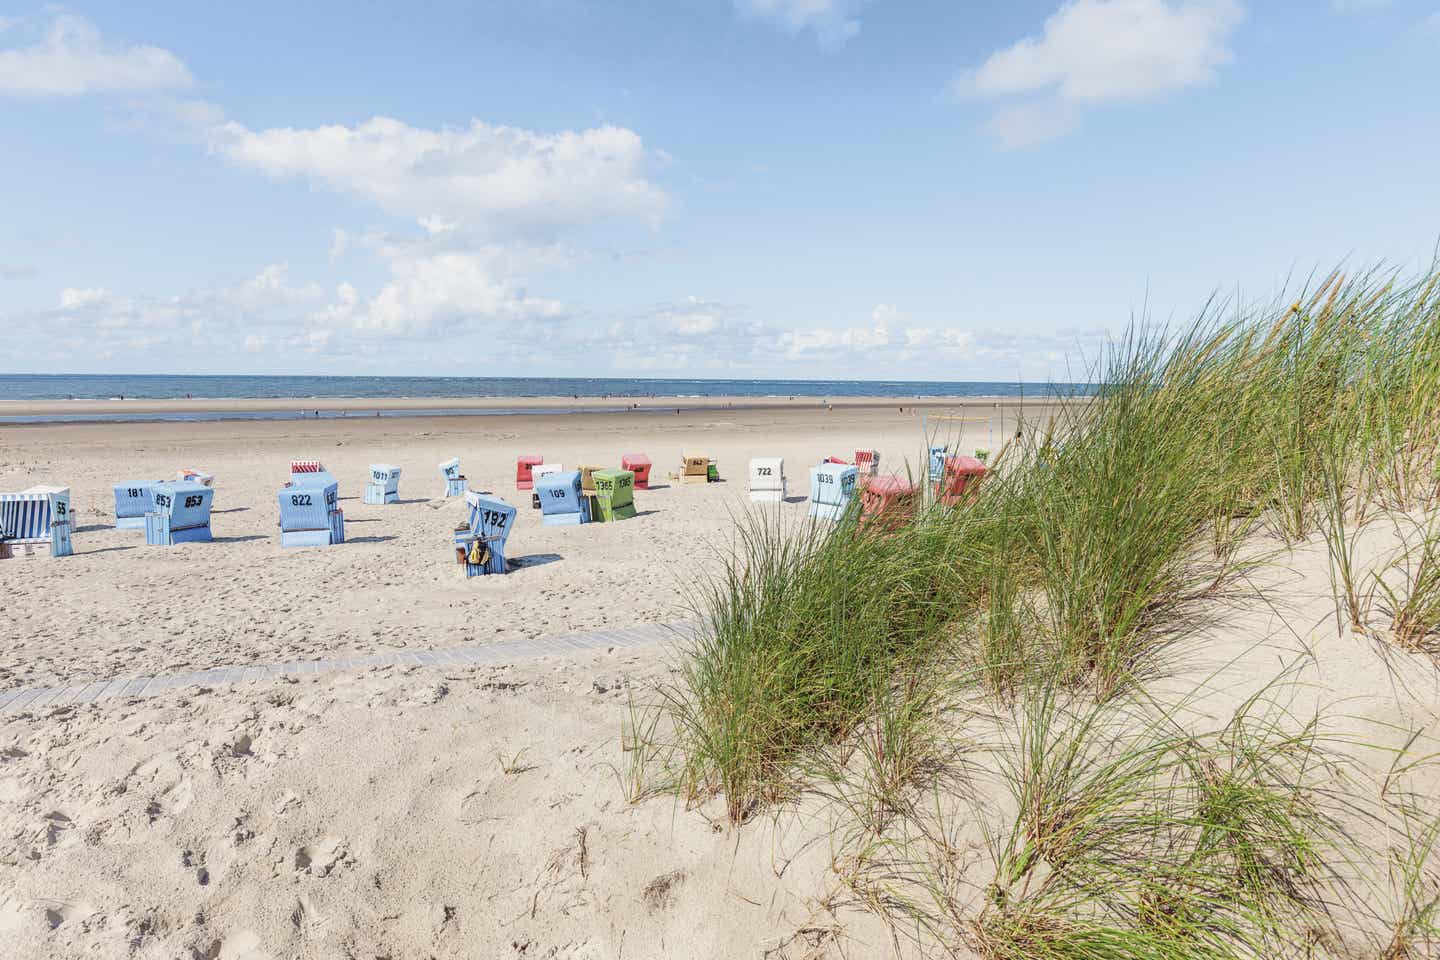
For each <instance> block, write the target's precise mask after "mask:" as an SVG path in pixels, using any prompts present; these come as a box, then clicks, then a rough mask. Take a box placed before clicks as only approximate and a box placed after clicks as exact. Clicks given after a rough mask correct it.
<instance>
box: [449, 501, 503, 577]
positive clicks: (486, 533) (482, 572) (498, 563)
mask: <svg viewBox="0 0 1440 960" xmlns="http://www.w3.org/2000/svg"><path fill="white" fill-rule="evenodd" d="M465 506H466V508H467V509H468V512H469V518H468V520H467V521H466V522H465V523H464V524H462V525H461V526H460V527H459V528H458V529H456V531H455V557H456V560H457V562H458V563H459V564H460V566H461V567H462V568H464V573H465V576H466V577H467V578H468V577H481V576H488V575H490V574H497V573H505V571H506V560H505V545H506V543H507V541H508V540H509V537H510V531H511V530H513V529H514V527H515V514H516V510H515V507H514V506H513V505H511V504H509V503H507V502H505V501H504V500H502V499H500V498H499V497H491V496H487V495H485V494H480V493H474V492H467V493H466V494H465ZM477 543H478V549H477ZM472 558H473V560H472Z"/></svg>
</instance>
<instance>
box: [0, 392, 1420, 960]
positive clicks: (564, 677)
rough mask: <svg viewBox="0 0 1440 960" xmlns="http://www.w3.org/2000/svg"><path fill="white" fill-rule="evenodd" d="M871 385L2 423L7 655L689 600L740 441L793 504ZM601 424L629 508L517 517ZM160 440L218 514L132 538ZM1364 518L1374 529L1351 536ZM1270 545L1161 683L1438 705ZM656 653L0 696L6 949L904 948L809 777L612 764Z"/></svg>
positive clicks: (141, 663)
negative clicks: (458, 554)
mask: <svg viewBox="0 0 1440 960" xmlns="http://www.w3.org/2000/svg"><path fill="white" fill-rule="evenodd" d="M901 405H902V404H900V403H899V402H898V401H897V402H894V403H891V404H886V405H876V406H867V405H863V404H857V405H853V406H843V405H842V406H837V408H836V409H835V410H829V409H819V408H817V407H815V406H813V405H812V406H811V407H810V408H809V409H803V410H800V409H778V410H777V409H735V410H729V409H727V410H724V411H721V410H709V411H705V412H699V411H696V412H691V413H687V414H682V415H679V416H676V415H675V414H674V413H670V414H662V413H636V414H623V415H610V414H592V415H585V416H543V415H541V416H511V417H493V418H492V417H483V418H482V417H475V418H468V417H445V418H438V417H437V418H421V419H410V420H393V419H392V420H387V419H384V418H380V419H375V418H368V419H367V418H355V419H345V420H338V421H337V420H325V421H298V422H290V421H227V422H221V423H163V424H160V423H127V424H83V425H47V426H24V427H5V428H0V449H3V451H4V469H3V473H0V488H6V489H13V488H18V487H23V486H26V485H29V484H31V483H36V482H41V481H46V480H49V481H58V482H63V483H67V484H69V485H70V487H71V489H72V497H73V503H74V505H75V507H76V509H77V513H78V530H77V533H76V537H75V549H76V553H75V556H73V557H71V558H68V559H64V560H55V561H51V560H23V561H21V560H16V561H9V562H6V563H4V564H0V579H3V583H4V586H5V600H4V615H5V618H6V621H7V630H8V639H9V644H8V646H7V651H6V655H5V657H4V658H3V660H0V689H13V688H15V687H21V686H25V687H28V686H33V685H43V684H53V683H58V682H62V681H64V682H75V681H79V680H86V679H97V678H105V677H112V676H122V675H127V674H135V673H145V674H166V673H174V672H180V671H189V670H200V669H205V668H208V667H212V666H219V665H249V664H261V663H267V662H275V661H285V660H296V659H306V658H316V659H324V658H334V657H337V656H345V655H351V654H360V653H370V652H376V651H387V650H396V649H403V650H439V649H453V648H463V647H466V646H468V645H485V644H495V643H503V642H506V641H511V640H517V639H522V638H540V637H547V636H554V635H557V634H565V633H572V632H580V631H586V630H594V629H600V628H606V627H625V626H631V625H634V624H638V623H645V622H664V621H672V620H677V619H682V618H684V617H686V616H687V607H686V603H685V598H686V593H687V591H688V590H689V589H691V588H692V587H693V586H694V585H695V584H696V583H697V581H698V578H700V577H701V576H703V574H704V573H705V571H706V569H707V567H708V566H709V565H710V564H712V563H714V562H715V558H716V557H717V556H718V555H719V554H721V553H723V552H724V551H727V550H728V549H729V547H730V544H731V538H732V535H733V530H734V523H735V518H736V517H737V516H738V515H739V514H741V513H743V512H744V511H746V510H748V509H750V508H751V505H750V503H749V501H748V497H747V496H746V484H745V466H746V463H747V461H748V459H749V458H750V457H751V456H753V455H762V454H771V455H779V456H783V457H784V458H785V460H786V466H787V473H788V475H789V480H790V492H791V498H790V502H786V503H783V504H780V505H779V506H778V509H779V510H780V511H781V512H782V513H783V514H784V515H785V516H786V518H787V519H789V520H795V521H798V520H799V519H800V517H801V516H802V515H803V513H804V509H805V505H804V503H803V502H802V498H803V496H804V476H805V471H806V469H807V467H808V466H809V465H810V464H812V463H814V462H817V461H818V460H820V459H821V458H822V457H823V456H825V455H827V454H844V455H849V454H851V453H852V452H853V451H854V450H855V449H856V448H877V449H879V450H880V451H881V455H882V464H883V466H884V467H885V468H887V469H900V470H903V469H905V467H906V466H907V465H908V466H910V467H912V468H913V467H914V465H915V463H916V461H917V458H918V451H919V447H920V428H919V420H918V418H917V416H916V415H915V414H914V412H912V411H910V410H907V411H906V412H904V413H902V412H900V410H899V407H900V406H901ZM907 406H908V405H907ZM1013 413H1014V411H1013V409H1012V410H1011V411H1010V412H1009V414H1008V415H1009V416H1011V417H1012V418H1013ZM1030 415H1032V416H1038V417H1042V418H1043V409H1041V408H1034V409H1032V410H1031V411H1030ZM1008 422H1010V423H1011V424H1013V419H1011V420H1010V421H1008ZM970 427H971V429H970V430H969V431H968V432H967V433H966V435H965V437H964V438H963V439H960V440H958V441H957V442H958V443H959V444H961V445H963V446H970V447H973V446H983V445H984V444H985V443H986V442H987V440H986V430H987V425H986V424H971V425H970ZM682 449H700V450H705V451H707V452H709V453H710V454H711V455H712V456H713V457H715V458H716V459H717V461H718V463H719V469H720V473H721V475H722V477H723V478H724V479H725V482H724V483H721V484H708V485H684V484H680V483H674V482H670V481H668V480H667V479H666V474H667V473H668V472H669V471H670V470H672V469H675V468H676V467H677V466H678V462H679V458H680V452H681V450H682ZM632 451H637V452H645V453H647V454H649V455H650V456H651V458H652V459H653V460H654V461H655V464H656V466H655V471H654V475H653V480H654V483H655V487H656V488H655V489H651V490H648V491H638V492H637V495H636V496H637V506H638V507H639V511H640V515H639V516H638V517H637V518H635V519H634V520H630V521H626V522H624V523H619V524H613V525H589V526H582V527H574V528H563V527H544V526H542V525H541V524H540V521H539V517H538V515H537V513H536V512H535V511H533V510H531V509H530V507H529V502H528V501H529V495H528V494H519V493H517V492H516V491H515V489H514V460H515V457H516V456H517V455H518V454H521V453H541V454H544V455H545V456H546V458H547V459H548V460H551V461H557V462H560V463H562V464H564V465H566V466H573V465H576V464H579V463H598V464H607V463H614V462H615V461H617V460H618V458H619V456H620V455H621V454H622V453H625V452H632ZM448 456H459V457H461V458H462V462H463V467H464V471H465V473H466V474H467V476H468V478H469V482H470V486H471V487H472V488H474V489H477V490H492V491H494V492H496V493H498V494H500V495H501V496H504V497H506V498H508V499H510V500H511V501H512V502H516V503H518V504H520V506H521V508H522V509H521V511H520V518H519V525H518V528H517V529H516V531H515V533H514V534H513V536H512V537H511V540H510V556H511V558H512V559H513V560H515V561H516V569H514V570H513V571H512V572H511V573H510V574H508V575H507V576H504V577H486V578H476V579H472V580H468V581H467V580H465V579H464V578H463V577H461V576H460V575H459V574H458V572H457V570H456V568H455V566H454V565H453V562H452V554H451V553H450V549H449V536H450V531H451V530H452V529H453V527H454V525H455V524H456V523H457V522H458V521H459V520H460V519H461V518H462V516H463V509H462V507H461V505H460V504H459V502H457V501H455V500H450V501H446V500H444V499H442V498H441V497H440V487H441V483H440V478H439V476H438V474H437V470H436V464H437V463H438V462H439V461H440V460H442V459H444V458H446V457H448ZM291 457H315V458H318V459H320V460H322V461H323V462H324V463H325V465H326V466H327V467H328V468H329V469H330V470H331V471H332V472H333V473H334V474H335V475H336V476H337V477H338V478H339V480H340V484H341V495H342V497H343V502H342V506H343V509H344V511H345V515H346V523H347V533H348V536H349V540H348V542H347V543H346V544H344V545H343V546H337V547H333V548H325V549H301V550H282V549H281V548H280V547H279V544H278V538H277V531H276V508H275V494H276V491H277V490H278V489H279V488H280V486H281V484H283V482H284V481H285V479H286V474H287V467H288V461H289V459H290V458H291ZM376 461H385V462H392V463H396V464H398V465H400V466H401V467H402V468H403V469H404V476H403V478H402V481H401V486H400V492H401V502H400V503H398V504H393V505H389V506H383V507H381V506H367V505H365V504H364V503H362V502H361V500H360V492H361V487H362V481H363V480H364V478H365V475H366V468H367V465H368V464H369V463H371V462H376ZM180 466H193V467H199V468H203V469H206V470H209V471H212V472H214V473H215V474H216V480H215V490H216V500H215V514H214V519H213V527H214V533H215V537H216V540H215V542H213V543H209V544H191V545H185V546H181V547H176V548H171V549H161V548H150V547H146V546H145V545H144V542H143V534H142V533H140V532H137V531H116V530H114V529H113V528H112V524H111V514H112V509H113V501H112V498H111V487H112V486H113V484H114V483H115V482H117V481H120V480H123V479H127V478H131V477H135V478H144V477H152V476H155V477H168V476H172V475H173V473H174V470H175V469H176V468H177V467H180ZM1391 546H1392V544H1389V543H1387V542H1384V538H1383V537H1382V538H1380V540H1377V541H1376V543H1375V544H1374V545H1373V546H1371V547H1368V548H1367V551H1368V553H1367V555H1370V556H1380V555H1382V554H1383V553H1384V551H1385V550H1386V549H1389V548H1390V547H1391ZM1270 575H1271V576H1272V577H1273V580H1272V581H1271V582H1269V583H1267V584H1265V585H1263V591H1262V592H1263V595H1264V597H1265V598H1266V599H1265V600H1264V601H1263V602H1261V601H1257V600H1255V599H1254V598H1253V597H1252V598H1250V599H1247V600H1245V601H1244V602H1240V601H1237V602H1235V603H1233V604H1231V605H1229V606H1226V607H1225V608H1223V609H1222V610H1220V611H1218V612H1217V613H1216V614H1215V616H1214V617H1213V618H1212V619H1211V620H1210V622H1209V623H1208V625H1207V626H1206V628H1205V629H1204V630H1203V631H1202V632H1200V633H1199V634H1197V636H1195V637H1194V638H1192V640H1193V642H1192V643H1190V644H1188V645H1187V646H1186V648H1185V657H1184V658H1182V659H1183V663H1184V666H1183V668H1181V669H1180V670H1179V671H1178V672H1177V673H1175V674H1174V675H1173V676H1172V677H1170V678H1168V679H1165V680H1162V681H1160V682H1159V683H1157V685H1156V686H1155V687H1154V689H1155V690H1157V691H1161V695H1162V696H1164V695H1166V694H1165V693H1164V691H1166V690H1172V691H1173V692H1174V695H1176V696H1180V695H1182V694H1183V693H1184V692H1186V691H1189V690H1192V689H1193V688H1194V686H1195V685H1196V684H1197V683H1200V684H1207V685H1209V686H1210V687H1212V688H1213V689H1214V691H1215V692H1213V693H1212V694H1211V695H1209V696H1208V698H1207V699H1206V700H1205V701H1204V702H1203V703H1202V704H1200V705H1198V707H1197V709H1199V710H1202V711H1203V712H1211V713H1213V714H1215V715H1222V714H1223V713H1224V712H1225V711H1227V710H1230V709H1233V708H1234V706H1235V705H1236V704H1237V703H1239V702H1240V701H1241V700H1242V699H1243V698H1244V697H1245V696H1247V695H1248V694H1250V693H1252V692H1254V691H1255V690H1256V689H1257V688H1258V687H1259V686H1260V685H1262V684H1263V683H1265V682H1266V681H1267V679H1268V678H1270V677H1273V676H1274V675H1275V672H1276V670H1277V669H1279V668H1280V667H1281V666H1283V665H1286V664H1293V663H1295V662H1296V661H1297V660H1303V661H1305V662H1306V663H1308V664H1310V667H1307V668H1306V674H1305V676H1306V679H1307V681H1310V685H1308V686H1307V687H1306V688H1305V690H1306V692H1305V694H1304V702H1303V703H1297V704H1295V705H1294V709H1295V710H1296V711H1297V712H1299V713H1304V712H1305V711H1307V710H1313V709H1317V708H1319V707H1321V706H1330V707H1336V706H1337V705H1340V706H1343V709H1344V712H1345V713H1346V715H1347V716H1348V717H1350V718H1352V720H1353V721H1354V722H1355V723H1358V724H1360V725H1361V726H1362V727H1363V729H1364V730H1365V731H1366V732H1367V733H1368V734H1369V735H1370V736H1371V737H1372V742H1374V743H1377V744H1379V743H1393V742H1398V741H1399V739H1400V738H1401V733H1400V730H1399V727H1398V726H1396V725H1400V724H1413V725H1417V726H1428V725H1432V724H1434V722H1435V721H1436V719H1437V714H1440V709H1437V708H1440V688H1437V683H1436V679H1435V674H1434V672H1433V670H1428V671H1426V672H1421V671H1418V670H1416V669H1411V668H1410V667H1408V666H1404V665H1402V666H1401V667H1399V668H1397V667H1396V665H1395V661H1394V659H1393V658H1387V657H1382V656H1380V655H1378V654H1377V652H1376V649H1375V647H1374V645H1373V644H1371V643H1369V642H1368V641H1366V640H1363V639H1357V638H1356V637H1353V636H1349V635H1344V636H1342V635H1340V634H1338V633H1337V631H1336V629H1335V626H1334V622H1333V607H1332V600H1331V597H1330V594H1329V585H1328V579H1327V574H1326V561H1325V551H1324V547H1323V544H1319V543H1312V544H1310V545H1309V546H1306V547H1303V548H1301V549H1298V550H1296V551H1294V552H1293V553H1292V554H1290V555H1289V556H1288V558H1287V559H1286V560H1285V561H1284V562H1283V563H1281V564H1279V565H1278V566H1276V567H1275V568H1274V569H1273V571H1272V572H1271V574H1270ZM1417 657H1418V655H1417ZM672 665H673V658H672V656H671V651H669V650H667V648H666V647H665V645H664V644H657V645H655V646H653V647H648V648H635V649H629V648H622V649H613V650H610V651H608V652H599V653H577V654H575V655H573V656H555V657H543V658H523V657H522V658H517V659H515V660H514V661H513V662H509V663H503V664H500V665H495V666H486V667H466V666H454V665H452V666H445V667H409V668H407V667H396V666H387V667H383V668H368V669H360V670H351V671H345V670H339V671H332V672H330V673H327V674H324V675H321V676H315V677H289V678H282V679H265V680H261V681H254V682H246V683H241V684H237V685H224V686H215V687H189V688H184V689H178V690H173V691H167V692H164V693H162V694H160V695H158V696H153V697H146V698H140V699H136V698H126V697H121V698H117V699H114V700H112V701H109V702H106V703H101V704H87V705H80V706H74V705H72V706H58V707H49V708H43V709H39V710H27V711H21V712H19V713H18V714H17V713H11V714H10V715H6V716H4V717H3V718H0V937H3V938H4V939H5V940H6V942H7V943H9V944H10V948H9V950H8V951H7V952H6V955H7V956H13V957H20V958H37V960H38V958H42V957H47V958H48V957H105V958H112V957H113V958H121V957H125V958H131V957H137V958H156V960H159V958H171V957H186V958H208V960H263V958H271V960H279V958H287V957H303V958H325V960H330V958H342V957H366V958H371V957H396V958H398V957H424V956H436V957H441V956H447V957H448V956H456V957H460V956H465V957H471V956H473V957H574V958H610V957H628V958H647V957H653V958H661V957H695V958H702V957H792V958H799V957H842V956H845V957H857V956H884V955H900V956H906V955H909V954H910V953H911V952H912V951H911V948H910V946H908V945H907V944H905V943H903V942H901V941H898V940H896V939H895V938H894V937H893V936H892V935H891V932H890V931H889V930H888V929H887V928H886V927H885V925H884V924H883V923H882V922H881V921H880V919H879V918H878V917H877V916H876V915H875V914H874V913H873V912H870V911H867V910H866V909H865V908H864V901H863V898H860V897H857V891H858V889H859V888H857V887H856V886H855V884H854V879H855V878H854V877H849V876H848V875H847V874H846V873H845V869H844V860H843V858H840V855H839V852H838V848H837V837H838V836H839V834H838V833H837V832H836V831H837V829H838V828H837V823H838V822H839V821H841V820H842V819H843V817H842V816H841V814H840V813H839V812H838V811H837V810H836V808H835V807H834V806H833V805H832V804H831V803H829V802H827V801H826V799H825V798H823V797H820V796H818V795H817V796H808V795H807V796H801V797H798V798H796V800H795V802H794V803H792V804H790V805H787V806H786V807H785V808H783V809H781V810H779V811H777V812H776V813H775V814H774V815H773V816H771V815H767V816H765V817H759V818H757V819H756V820H754V821H752V822H750V823H748V824H746V825H745V826H743V827H740V828H736V827H732V826H728V825H726V824H725V822H724V810H723V806H722V804H721V802H720V801H719V800H712V801H710V802H708V803H707V804H705V805H703V806H701V807H699V808H698V809H687V808H686V807H685V805H684V804H683V803H681V802H680V801H679V800H677V799H676V798H675V797H674V796H670V795H659V796H654V795H650V794H652V792H653V791H654V788H655V786H656V784H655V783H653V782H647V781H646V780H645V777H647V776H653V775H654V774H653V773H639V772H637V770H638V769H639V768H637V767H635V766H634V761H635V759H636V758H635V757H634V754H633V753H627V752H625V751H624V750H623V749H622V746H623V745H624V742H625V739H624V738H625V733H624V731H625V729H626V724H627V722H628V721H629V720H631V719H632V718H633V717H634V715H635V714H634V712H633V707H634V704H635V703H636V702H639V701H643V700H644V699H645V698H646V697H648V696H650V691H652V690H653V689H654V686H655V684H657V683H660V682H665V681H668V680H673V673H672V672H671V671H672V669H673V666H672ZM1357 718H1358V719H1357ZM1432 780H1433V778H1432ZM1432 786H1433V783H1432ZM637 800H638V801H639V802H634V801H637ZM1377 842H1380V840H1379V839H1377ZM956 843H957V844H958V846H957V850H958V851H959V853H958V854H957V855H958V856H960V857H961V859H962V861H964V862H969V861H970V860H977V861H978V859H979V858H980V856H981V851H982V850H983V849H984V836H983V834H982V833H981V832H980V831H979V829H978V827H977V826H976V825H974V824H971V825H969V826H966V827H964V828H963V829H961V830H960V831H959V833H958V834H957V837H956Z"/></svg>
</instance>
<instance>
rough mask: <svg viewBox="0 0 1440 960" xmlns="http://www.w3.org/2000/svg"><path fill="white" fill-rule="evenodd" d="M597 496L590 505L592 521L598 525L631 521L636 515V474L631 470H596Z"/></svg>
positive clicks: (591, 498)
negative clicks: (617, 521)
mask: <svg viewBox="0 0 1440 960" xmlns="http://www.w3.org/2000/svg"><path fill="white" fill-rule="evenodd" d="M594 480H595V496H593V497H590V498H587V499H589V501H590V503H589V504H588V506H589V508H590V519H591V520H593V521H595V522H596V523H614V522H615V521H616V520H629V519H630V518H632V517H634V516H635V515H636V510H635V474H634V472H633V471H630V470H596V471H595V472H594Z"/></svg>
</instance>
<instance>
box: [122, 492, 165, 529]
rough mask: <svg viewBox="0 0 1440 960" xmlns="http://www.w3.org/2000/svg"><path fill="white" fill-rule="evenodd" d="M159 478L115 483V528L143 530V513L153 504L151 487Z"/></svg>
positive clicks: (147, 511)
mask: <svg viewBox="0 0 1440 960" xmlns="http://www.w3.org/2000/svg"><path fill="white" fill-rule="evenodd" d="M157 483H160V481H159V480H124V481H121V482H120V483H117V484H115V529H116V530H144V529H145V514H147V513H149V512H150V509H151V507H153V506H154V500H153V499H152V497H151V488H152V487H154V486H155V484H157Z"/></svg>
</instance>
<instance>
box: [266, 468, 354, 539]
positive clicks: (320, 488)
mask: <svg viewBox="0 0 1440 960" xmlns="http://www.w3.org/2000/svg"><path fill="white" fill-rule="evenodd" d="M277 499H278V501H279V504H280V546H282V547H328V546H331V545H333V544H337V543H344V542H345V514H344V513H343V512H342V511H341V510H340V485H339V484H338V483H336V482H335V478H334V477H331V476H330V475H329V474H328V473H311V474H305V475H303V476H302V478H301V479H300V480H299V481H298V482H295V483H290V484H288V485H287V486H286V487H285V488H284V489H283V490H281V491H280V493H279V494H278V495H277Z"/></svg>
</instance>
